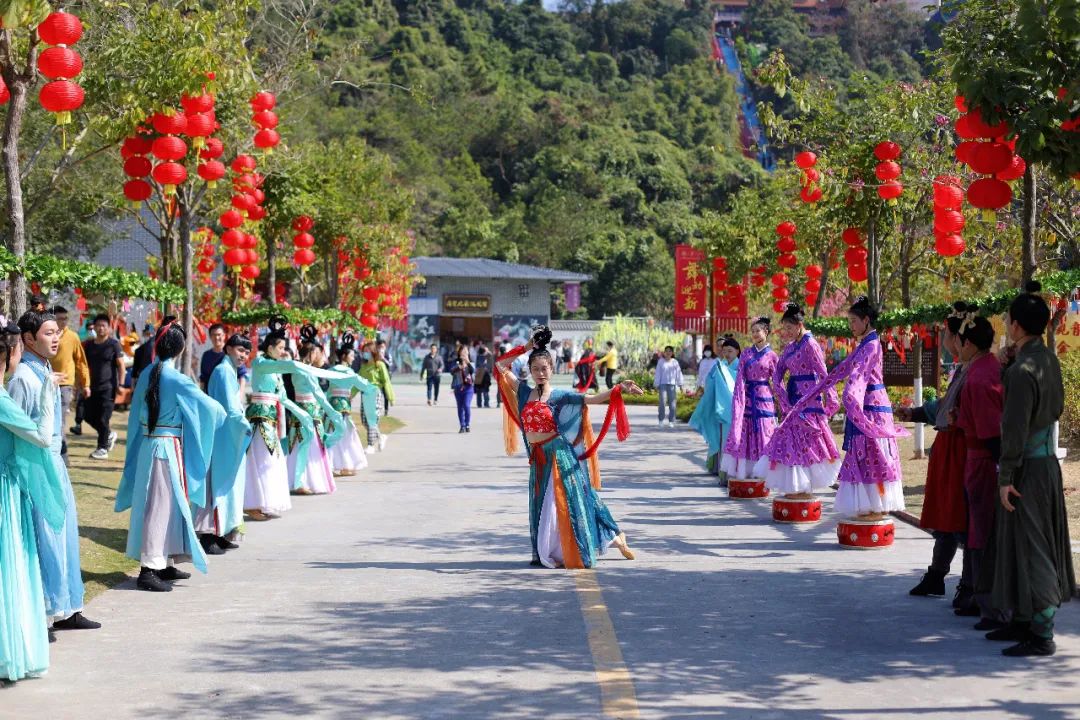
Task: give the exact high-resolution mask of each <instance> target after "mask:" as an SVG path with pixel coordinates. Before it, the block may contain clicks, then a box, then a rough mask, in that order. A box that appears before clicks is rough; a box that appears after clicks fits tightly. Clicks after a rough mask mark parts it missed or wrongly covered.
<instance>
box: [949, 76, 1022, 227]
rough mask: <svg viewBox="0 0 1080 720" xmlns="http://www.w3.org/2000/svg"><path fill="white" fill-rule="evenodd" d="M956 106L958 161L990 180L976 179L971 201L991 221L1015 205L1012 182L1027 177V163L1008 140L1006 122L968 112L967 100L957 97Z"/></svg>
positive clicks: (976, 112) (971, 187) (1014, 141)
mask: <svg viewBox="0 0 1080 720" xmlns="http://www.w3.org/2000/svg"><path fill="white" fill-rule="evenodd" d="M956 106H957V108H958V109H960V108H964V109H962V110H961V112H962V113H964V114H962V115H961V116H960V118H959V119H957V121H956V124H955V126H954V127H955V129H956V134H957V135H959V136H960V139H961V142H960V143H959V144H958V145H957V146H956V159H957V160H959V161H960V162H962V163H964V164H965V165H967V166H968V167H969V168H971V170H972V171H973V172H976V173H978V174H979V175H986V176H987V177H984V178H980V179H978V180H975V181H974V182H972V183H971V184H970V185H969V186H968V192H967V199H968V202H969V203H971V204H972V205H973V206H975V207H977V208H979V209H980V210H982V211H983V213H984V214H985V215H987V216H988V219H989V218H990V217H992V215H993V213H994V211H996V210H1000V209H1001V208H1003V207H1005V206H1006V205H1008V204H1009V203H1010V202H1012V188H1011V187H1009V185H1008V182H1009V181H1011V180H1017V179H1019V178H1021V177H1023V176H1024V172H1025V171H1026V170H1027V163H1026V162H1024V159H1023V158H1021V157H1020V156H1019V155H1016V153H1015V152H1014V151H1015V148H1016V140H1015V138H1014V139H1013V140H1006V135H1008V133H1009V126H1008V124H1006V123H1005V122H999V123H997V124H996V125H991V124H989V123H987V122H986V121H985V120H983V118H982V113H981V112H980V110H979V108H974V109H972V110H970V111H967V105H966V102H965V101H964V98H962V97H959V96H958V97H957V98H956Z"/></svg>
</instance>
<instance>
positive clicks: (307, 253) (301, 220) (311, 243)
mask: <svg viewBox="0 0 1080 720" xmlns="http://www.w3.org/2000/svg"><path fill="white" fill-rule="evenodd" d="M256 97H258V96H256ZM292 227H293V230H295V231H296V235H293V247H294V248H296V250H295V252H293V265H296V266H297V267H298V268H300V269H301V271H303V269H304V268H307V267H308V266H309V265H312V264H314V262H315V251H314V250H312V248H313V247H315V238H314V236H312V235H311V232H310V231H311V229H312V228H313V227H315V221H314V220H312V219H311V218H310V217H308V216H307V215H301V216H300V217H298V218H296V219H295V220H293V224H292Z"/></svg>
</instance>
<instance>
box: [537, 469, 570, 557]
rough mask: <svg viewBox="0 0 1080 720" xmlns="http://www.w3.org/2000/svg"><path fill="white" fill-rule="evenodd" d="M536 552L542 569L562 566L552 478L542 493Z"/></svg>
mask: <svg viewBox="0 0 1080 720" xmlns="http://www.w3.org/2000/svg"><path fill="white" fill-rule="evenodd" d="M536 552H537V554H538V555H539V556H540V563H541V564H542V565H543V566H544V567H549V568H557V567H562V566H563V553H562V543H561V542H560V540H559V518H558V514H557V512H556V510H555V478H554V477H552V478H551V479H550V480H549V481H548V484H547V491H545V492H544V503H543V505H542V506H541V507H540V527H539V528H538V529H537V533H536Z"/></svg>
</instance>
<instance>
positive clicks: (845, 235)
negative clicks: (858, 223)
mask: <svg viewBox="0 0 1080 720" xmlns="http://www.w3.org/2000/svg"><path fill="white" fill-rule="evenodd" d="M840 239H841V240H843V241H844V244H845V245H849V246H851V247H855V246H857V245H862V244H863V233H862V230H860V229H859V228H853V227H849V228H847V229H846V230H844V232H842V233H841V234H840Z"/></svg>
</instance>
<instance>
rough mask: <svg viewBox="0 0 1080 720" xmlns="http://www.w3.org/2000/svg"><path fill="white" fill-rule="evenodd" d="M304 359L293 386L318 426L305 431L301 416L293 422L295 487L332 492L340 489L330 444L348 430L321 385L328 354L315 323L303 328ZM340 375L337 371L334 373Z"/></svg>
mask: <svg viewBox="0 0 1080 720" xmlns="http://www.w3.org/2000/svg"><path fill="white" fill-rule="evenodd" d="M300 337H301V338H302V341H301V343H300V353H299V356H300V363H298V368H297V369H296V370H294V371H293V373H292V375H291V377H292V386H293V392H294V397H293V398H292V399H293V402H295V403H296V404H297V405H298V406H299V407H300V409H301V410H303V411H304V412H305V413H307V415H308V417H309V418H310V419H311V423H312V425H313V426H314V432H313V433H310V434H308V433H305V432H304V427H303V425H302V424H301V423H300V421H299V420H292V421H290V422H289V459H288V463H287V465H288V468H289V473H290V475H291V476H292V479H293V485H292V490H293V492H294V493H296V494H297V495H329V494H331V493H333V492H334V491H336V490H337V484H336V483H335V482H334V471H333V469H332V468H331V467H330V456H329V454H328V453H327V450H328V449H329V448H332V447H334V446H335V445H336V444H337V443H338V441H339V440H340V439H341V437H342V435H343V434H344V430H345V426H344V424H343V423H341V422H335V420H338V419H339V418H340V417H341V416H340V415H339V414H338V411H337V409H336V408H335V407H334V406H333V405H331V404H330V401H329V400H327V399H326V395H325V394H324V393H323V391H322V388H321V387H319V381H318V380H317V379H316V374H318V375H319V376H324V375H323V373H324V372H325V371H323V370H321V366H322V364H323V362H325V355H324V351H323V346H322V345H321V344H320V343H319V342H318V340H317V332H316V330H315V328H314V327H313V326H311V325H305V326H304V327H302V328H301V329H300ZM333 374H334V375H336V374H337V373H333Z"/></svg>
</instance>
